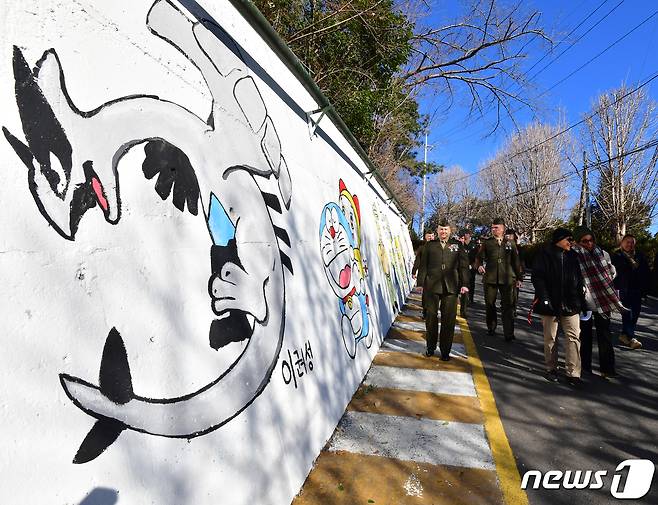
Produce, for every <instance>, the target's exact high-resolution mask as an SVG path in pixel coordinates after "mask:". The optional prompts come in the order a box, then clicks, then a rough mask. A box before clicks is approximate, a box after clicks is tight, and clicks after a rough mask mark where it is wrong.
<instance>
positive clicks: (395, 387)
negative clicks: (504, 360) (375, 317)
mask: <svg viewBox="0 0 658 505" xmlns="http://www.w3.org/2000/svg"><path fill="white" fill-rule="evenodd" d="M410 302H413V303H410ZM419 304H420V296H418V295H412V296H410V297H409V298H408V300H407V303H406V304H405V305H404V307H403V310H402V312H401V313H400V314H398V317H397V319H396V321H395V322H394V323H393V325H392V326H391V328H390V330H389V331H388V334H387V338H386V339H385V340H384V342H383V343H382V346H381V348H380V351H379V352H378V353H377V354H376V355H375V357H374V359H373V362H372V365H371V368H370V370H369V371H368V373H367V374H366V376H365V378H364V380H363V382H362V384H361V386H360V387H359V389H358V390H357V392H356V394H355V395H354V397H353V398H352V400H351V402H350V403H349V405H348V406H347V410H346V412H345V414H344V415H343V417H342V419H341V420H340V422H339V424H338V426H337V428H336V431H335V432H334V434H333V436H332V437H331V439H330V440H329V442H328V443H327V446H326V448H325V450H324V451H323V452H322V453H321V454H320V456H319V458H318V460H317V461H316V464H315V468H314V470H313V471H312V472H311V473H310V474H309V477H308V478H307V481H306V483H305V485H304V487H303V488H302V490H301V491H300V494H299V495H298V496H297V498H296V499H295V501H294V502H293V505H311V504H313V505H317V504H320V503H322V504H323V503H331V504H332V505H354V504H356V503H396V504H398V503H399V504H405V505H406V504H411V503H414V504H416V505H480V504H482V505H485V504H486V505H505V504H506V505H523V504H526V505H527V497H526V495H525V493H524V492H523V490H521V488H520V478H519V476H518V470H516V463H515V461H514V457H513V455H512V453H511V449H510V448H509V442H508V441H507V438H506V436H505V433H504V430H503V428H502V422H501V421H500V418H499V417H498V413H497V409H496V406H495V401H494V399H493V394H492V393H491V389H490V388H489V386H488V381H487V379H486V375H485V373H484V369H483V367H482V363H481V362H480V360H479V358H478V355H477V350H476V348H475V345H474V343H473V339H472V337H471V335H470V331H469V328H468V325H467V323H466V321H465V320H463V319H461V318H458V326H457V328H455V330H456V331H455V336H454V342H453V345H452V349H451V353H450V354H451V358H452V359H450V360H449V361H441V360H439V359H438V358H437V357H432V358H428V357H426V356H424V351H425V346H426V344H425V323H424V321H423V320H422V318H421V317H420V316H421V308H420V305H419ZM437 352H438V350H437Z"/></svg>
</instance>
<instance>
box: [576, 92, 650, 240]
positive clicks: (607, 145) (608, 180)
mask: <svg viewBox="0 0 658 505" xmlns="http://www.w3.org/2000/svg"><path fill="white" fill-rule="evenodd" d="M630 91H631V90H630V89H629V88H627V87H626V86H622V87H620V88H618V89H616V90H613V91H611V92H609V93H604V94H602V95H600V96H599V97H598V98H597V99H596V101H595V102H594V104H593V107H592V114H591V115H589V116H587V120H586V122H585V123H586V127H585V129H584V132H583V133H584V138H585V147H586V149H587V151H588V154H589V158H590V160H593V163H592V173H593V175H596V173H597V172H598V177H596V179H595V180H596V185H595V187H596V191H595V192H594V194H593V198H594V200H595V203H596V206H597V208H598V211H599V212H598V214H599V215H600V216H602V219H603V223H601V224H602V225H603V226H605V227H609V228H610V230H611V232H612V236H613V238H616V239H618V240H619V239H621V238H622V237H623V235H624V234H625V233H626V231H627V229H628V228H629V227H632V226H633V225H636V224H640V221H645V220H646V219H647V218H651V217H653V215H654V211H655V208H656V204H657V203H658V184H657V181H656V177H657V176H658V170H657V169H656V162H657V161H658V148H656V147H654V145H653V144H652V141H654V140H656V138H657V137H658V132H657V129H656V118H655V114H654V113H655V110H656V103H655V102H654V101H653V100H650V99H649V97H648V96H647V94H646V92H645V91H644V89H640V90H638V91H636V92H630Z"/></svg>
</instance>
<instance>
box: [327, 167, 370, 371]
mask: <svg viewBox="0 0 658 505" xmlns="http://www.w3.org/2000/svg"><path fill="white" fill-rule="evenodd" d="M339 192H340V195H339V202H340V205H339V204H337V203H335V202H329V203H328V204H326V205H325V207H324V209H323V210H322V216H321V218H320V251H321V255H322V263H323V265H324V271H325V274H326V276H327V280H328V281H329V285H330V286H331V288H332V290H333V292H334V294H335V295H336V296H337V297H338V307H339V310H340V314H341V333H342V337H343V343H344V345H345V350H346V351H347V354H348V355H349V356H350V357H351V358H354V357H355V356H356V345H357V344H358V343H359V342H360V341H361V340H363V341H364V343H365V345H366V347H368V348H369V347H370V346H371V345H372V334H371V332H370V314H369V310H368V309H369V305H370V299H369V296H368V294H367V292H366V282H365V276H366V268H365V266H364V262H363V259H362V257H361V250H360V244H361V237H360V232H361V222H360V211H359V207H358V198H357V197H356V195H352V194H351V193H350V192H349V191H348V190H347V188H346V186H345V184H344V183H343V181H342V180H341V181H340V183H339Z"/></svg>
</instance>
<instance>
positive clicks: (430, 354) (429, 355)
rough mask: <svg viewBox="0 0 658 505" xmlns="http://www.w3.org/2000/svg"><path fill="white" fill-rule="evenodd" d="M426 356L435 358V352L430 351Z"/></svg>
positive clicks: (426, 352)
mask: <svg viewBox="0 0 658 505" xmlns="http://www.w3.org/2000/svg"><path fill="white" fill-rule="evenodd" d="M425 356H427V357H428V358H431V357H432V356H434V351H429V350H427V351H425Z"/></svg>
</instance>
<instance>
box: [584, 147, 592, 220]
mask: <svg viewBox="0 0 658 505" xmlns="http://www.w3.org/2000/svg"><path fill="white" fill-rule="evenodd" d="M583 180H584V181H585V226H587V227H588V228H589V229H590V230H591V229H592V205H591V204H590V201H589V173H588V168H587V152H585V151H583Z"/></svg>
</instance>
